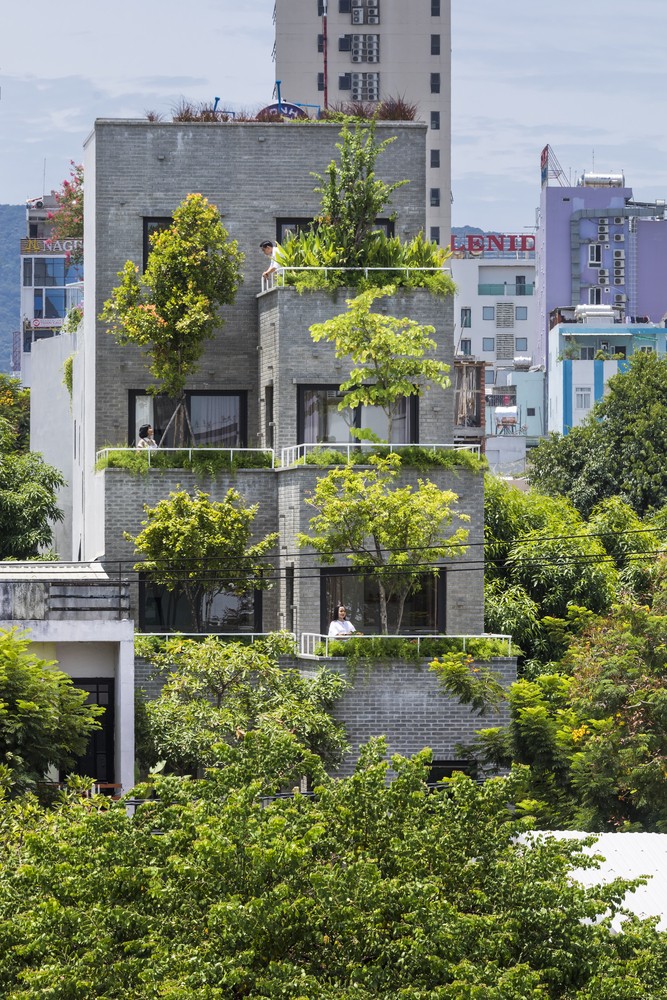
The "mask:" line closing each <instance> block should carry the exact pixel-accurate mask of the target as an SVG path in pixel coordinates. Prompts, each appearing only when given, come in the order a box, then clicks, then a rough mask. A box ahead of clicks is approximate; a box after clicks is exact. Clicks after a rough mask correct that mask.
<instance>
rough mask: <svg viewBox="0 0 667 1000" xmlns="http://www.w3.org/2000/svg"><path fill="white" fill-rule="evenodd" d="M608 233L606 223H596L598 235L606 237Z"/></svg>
mask: <svg viewBox="0 0 667 1000" xmlns="http://www.w3.org/2000/svg"><path fill="white" fill-rule="evenodd" d="M608 232H609V226H608V225H607V223H606V222H598V233H599V234H600V236H603V235H606V234H607V233H608Z"/></svg>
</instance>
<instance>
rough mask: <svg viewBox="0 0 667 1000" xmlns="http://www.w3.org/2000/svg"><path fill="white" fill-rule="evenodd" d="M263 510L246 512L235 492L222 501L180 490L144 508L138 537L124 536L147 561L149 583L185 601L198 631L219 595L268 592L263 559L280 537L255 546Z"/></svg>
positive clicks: (141, 568)
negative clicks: (178, 594) (259, 514)
mask: <svg viewBox="0 0 667 1000" xmlns="http://www.w3.org/2000/svg"><path fill="white" fill-rule="evenodd" d="M258 509H259V508H258V505H257V504H252V505H250V506H247V505H246V504H245V503H244V501H243V497H242V496H241V494H240V493H238V492H237V491H236V490H233V489H230V490H228V491H227V494H226V496H225V497H224V499H223V500H220V501H216V500H211V498H210V495H209V494H208V493H204V492H202V491H201V490H196V491H195V492H194V494H192V495H190V494H189V493H188V492H187V491H186V490H176V491H174V492H172V493H170V494H169V496H168V497H166V498H165V499H163V500H159V501H158V503H157V504H156V505H155V507H149V506H145V507H144V510H145V512H146V520H145V521H142V524H143V525H144V528H143V531H140V532H139V534H138V535H136V537H135V536H133V535H130V534H127V533H126V535H125V537H126V538H127V539H128V541H131V542H133V543H134V546H135V551H136V552H137V553H138V554H140V555H142V556H143V557H144V561H143V562H141V563H138V564H137V565H136V566H135V569H136V570H137V571H138V572H142V573H145V574H146V576H147V577H148V579H150V580H152V581H154V582H155V583H157V584H161V585H162V586H164V587H166V588H167V590H170V591H173V590H176V591H179V592H182V593H183V594H184V595H185V598H186V600H187V602H188V604H189V606H190V611H191V613H192V619H193V621H194V623H195V630H196V631H197V632H201V631H202V628H203V625H204V623H205V622H207V621H208V620H209V618H210V614H211V605H212V602H213V600H214V598H215V597H216V596H217V595H218V594H222V593H229V594H237V595H238V594H245V593H248V591H251V590H261V589H262V588H263V587H265V586H266V581H265V580H263V578H262V575H263V573H264V572H265V571H266V570H267V569H268V568H269V565H268V563H266V562H265V560H264V557H265V556H266V554H267V553H268V552H269V551H270V550H271V549H272V548H273V546H274V544H275V541H276V539H277V537H278V536H277V533H275V532H274V533H272V534H268V535H266V536H265V537H264V538H263V539H261V540H259V541H257V542H254V543H253V544H250V538H251V534H252V526H253V521H254V519H255V515H256V514H257V511H258Z"/></svg>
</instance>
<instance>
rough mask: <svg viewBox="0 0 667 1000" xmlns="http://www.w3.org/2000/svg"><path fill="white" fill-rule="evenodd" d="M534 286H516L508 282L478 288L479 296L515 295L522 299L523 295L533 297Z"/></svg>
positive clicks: (483, 285)
mask: <svg viewBox="0 0 667 1000" xmlns="http://www.w3.org/2000/svg"><path fill="white" fill-rule="evenodd" d="M534 288H535V286H534V285H528V284H526V285H515V284H514V283H512V284H510V283H509V282H507V281H503V282H496V283H495V284H482V285H478V286H477V294H478V295H514V296H515V297H516V298H520V297H521V296H522V295H532V294H533V291H534Z"/></svg>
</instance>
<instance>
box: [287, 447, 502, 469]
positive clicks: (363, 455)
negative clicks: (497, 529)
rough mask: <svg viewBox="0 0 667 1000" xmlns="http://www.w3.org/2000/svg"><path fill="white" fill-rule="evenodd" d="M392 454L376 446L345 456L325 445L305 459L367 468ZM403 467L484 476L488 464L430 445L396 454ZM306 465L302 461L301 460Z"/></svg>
mask: <svg viewBox="0 0 667 1000" xmlns="http://www.w3.org/2000/svg"><path fill="white" fill-rule="evenodd" d="M389 454H391V451H390V449H389V447H383V446H382V445H375V446H373V447H369V446H365V447H364V448H355V447H352V448H350V450H349V453H348V451H347V450H346V451H345V452H342V451H337V450H336V448H332V447H331V445H327V444H323V445H320V446H319V447H318V448H309V449H308V452H307V454H306V458H305V464H306V465H318V466H321V467H323V468H324V467H326V466H329V465H368V464H369V461H370V459H371V458H372V457H373V455H376V456H379V457H380V458H386V457H387V455H389ZM396 454H397V455H399V457H400V460H401V465H402V466H404V467H406V468H414V469H419V470H420V472H426V471H427V469H432V468H444V469H454V470H456V469H467V470H468V471H469V472H484V471H485V470H486V469H488V463H487V461H486V459H485V458H484V456H477V455H475V454H474V453H473V452H471V451H466V450H465V449H462V448H461V449H459V448H437V447H431V446H429V445H418V444H415V445H410V446H406V447H401V448H400V449H397V450H396ZM301 461H303V459H302V460H301Z"/></svg>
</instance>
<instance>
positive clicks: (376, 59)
mask: <svg viewBox="0 0 667 1000" xmlns="http://www.w3.org/2000/svg"><path fill="white" fill-rule="evenodd" d="M368 62H372V63H376V62H380V57H379V55H378V54H377V52H369V53H368Z"/></svg>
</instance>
